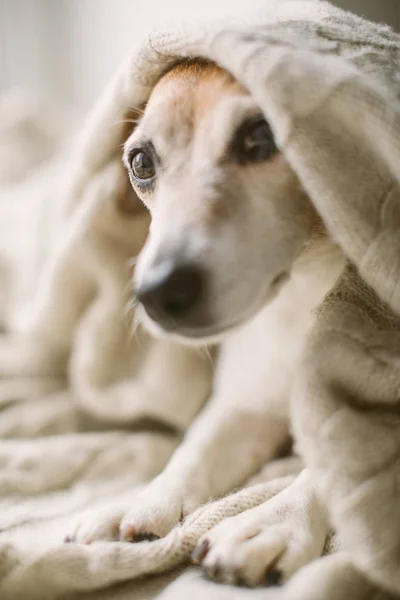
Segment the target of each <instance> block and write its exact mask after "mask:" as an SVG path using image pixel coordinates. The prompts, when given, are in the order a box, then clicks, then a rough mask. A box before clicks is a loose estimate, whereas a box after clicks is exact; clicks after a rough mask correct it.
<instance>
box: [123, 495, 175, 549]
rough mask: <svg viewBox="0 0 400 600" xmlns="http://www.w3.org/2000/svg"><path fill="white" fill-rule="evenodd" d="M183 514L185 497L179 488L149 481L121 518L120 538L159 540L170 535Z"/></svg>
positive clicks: (140, 540)
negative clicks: (153, 483) (147, 485)
mask: <svg viewBox="0 0 400 600" xmlns="http://www.w3.org/2000/svg"><path fill="white" fill-rule="evenodd" d="M183 514H184V503H183V498H182V495H181V493H180V492H179V491H178V490H176V489H168V488H167V489H163V488H162V487H161V486H158V485H150V486H149V487H148V488H147V489H146V490H143V492H142V493H141V494H140V495H139V497H138V499H137V501H136V502H135V503H134V505H133V506H132V507H131V508H130V510H128V511H127V512H126V513H125V514H124V516H123V518H122V519H121V523H120V528H119V529H120V531H119V535H120V539H121V540H122V541H126V542H142V541H145V540H148V541H154V540H157V539H159V538H161V537H164V536H165V535H167V533H169V532H170V531H171V529H173V528H174V527H175V525H177V524H178V523H179V522H180V521H181V520H182V518H183Z"/></svg>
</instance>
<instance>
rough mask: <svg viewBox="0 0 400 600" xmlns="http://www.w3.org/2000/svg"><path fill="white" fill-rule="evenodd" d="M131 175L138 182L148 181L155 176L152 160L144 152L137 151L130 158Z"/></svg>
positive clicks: (147, 153)
mask: <svg viewBox="0 0 400 600" xmlns="http://www.w3.org/2000/svg"><path fill="white" fill-rule="evenodd" d="M130 164H131V170H132V174H133V176H134V177H135V179H137V180H138V181H149V180H150V179H153V177H154V176H155V174H156V167H155V164H154V160H153V158H152V157H151V155H150V154H149V152H146V151H145V150H138V151H137V152H135V154H134V155H133V156H132V157H131V161H130Z"/></svg>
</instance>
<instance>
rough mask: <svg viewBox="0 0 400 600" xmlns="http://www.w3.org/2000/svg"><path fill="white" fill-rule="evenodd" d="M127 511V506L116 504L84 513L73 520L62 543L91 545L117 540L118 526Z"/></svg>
mask: <svg viewBox="0 0 400 600" xmlns="http://www.w3.org/2000/svg"><path fill="white" fill-rule="evenodd" d="M127 509H128V507H127V506H125V505H123V504H121V505H119V504H118V505H115V506H110V507H106V508H105V507H103V508H97V509H96V508H93V509H92V510H90V511H86V512H85V513H83V514H81V515H79V517H78V518H77V519H76V520H75V522H74V524H73V526H72V527H71V530H70V532H69V533H68V534H67V535H66V536H65V539H64V542H76V543H78V544H91V543H93V542H96V541H100V540H102V541H110V542H112V541H117V540H119V524H120V522H121V519H122V517H123V515H124V514H125V512H126V510H127Z"/></svg>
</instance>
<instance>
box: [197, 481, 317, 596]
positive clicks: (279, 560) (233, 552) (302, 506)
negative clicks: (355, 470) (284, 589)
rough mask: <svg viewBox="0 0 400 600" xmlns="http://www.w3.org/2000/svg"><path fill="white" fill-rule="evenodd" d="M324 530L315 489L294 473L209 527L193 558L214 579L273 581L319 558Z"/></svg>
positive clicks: (243, 582)
mask: <svg viewBox="0 0 400 600" xmlns="http://www.w3.org/2000/svg"><path fill="white" fill-rule="evenodd" d="M327 534H328V525H327V521H326V517H325V514H324V513H323V511H322V510H321V508H320V505H319V503H318V501H317V499H316V497H315V494H314V490H313V488H312V487H311V486H310V482H309V481H308V480H307V479H304V478H302V476H299V478H298V479H297V480H295V482H294V483H293V484H292V485H291V486H289V487H288V488H287V489H285V490H284V491H283V492H281V493H280V494H278V495H277V496H275V497H274V498H272V499H271V500H269V501H268V502H266V503H264V504H262V505H261V506H258V507H257V508H254V509H251V510H248V511H246V512H244V513H241V514H240V515H238V516H236V517H232V518H229V519H226V520H224V521H222V522H221V523H220V524H219V525H217V526H216V527H214V528H213V529H211V531H209V532H208V533H207V534H206V535H205V536H203V537H202V538H201V539H200V541H199V544H198V545H197V547H196V549H195V550H194V552H193V556H192V558H193V561H194V562H195V563H197V564H201V565H202V566H203V569H204V570H205V572H206V574H207V575H208V576H209V577H210V578H212V579H214V580H216V581H220V582H223V583H229V584H241V585H248V586H251V587H253V586H257V585H277V584H280V583H283V582H285V581H286V580H287V579H289V577H290V576H291V575H292V574H293V573H294V572H296V571H297V570H298V569H299V568H300V567H302V566H303V565H305V564H307V563H308V562H310V561H311V560H313V559H314V558H316V557H318V556H321V554H322V552H323V548H324V544H325V540H326V537H327Z"/></svg>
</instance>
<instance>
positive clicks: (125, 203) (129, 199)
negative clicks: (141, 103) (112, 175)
mask: <svg viewBox="0 0 400 600" xmlns="http://www.w3.org/2000/svg"><path fill="white" fill-rule="evenodd" d="M142 114H143V111H142V110H141V109H129V111H127V113H126V115H125V118H124V127H123V136H122V137H123V142H124V143H125V142H126V140H127V139H128V137H129V136H130V135H131V133H132V132H133V130H134V129H135V127H136V126H137V123H138V121H139V120H140V117H141V115H142ZM121 171H123V174H121V187H120V190H121V192H120V194H118V196H117V199H116V201H117V208H118V211H119V212H121V213H123V214H124V215H127V216H129V215H132V216H135V215H137V214H139V213H141V212H143V211H145V210H147V209H146V207H145V206H144V204H143V202H142V201H141V200H140V198H138V196H137V194H136V192H135V190H134V189H133V188H132V185H131V182H130V181H129V176H128V173H127V171H126V169H125V168H124V167H123V165H122V148H121Z"/></svg>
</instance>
